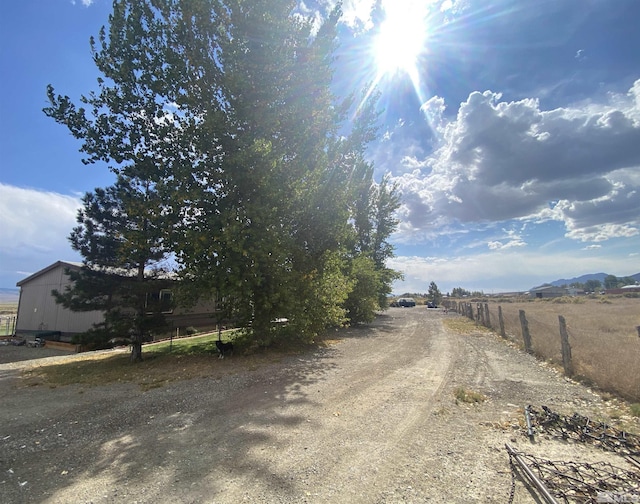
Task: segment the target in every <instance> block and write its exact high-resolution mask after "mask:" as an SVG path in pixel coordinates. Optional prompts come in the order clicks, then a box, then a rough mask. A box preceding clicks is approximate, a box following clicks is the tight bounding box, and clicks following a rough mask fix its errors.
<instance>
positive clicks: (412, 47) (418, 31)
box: [373, 0, 427, 84]
mask: <svg viewBox="0 0 640 504" xmlns="http://www.w3.org/2000/svg"><path fill="white" fill-rule="evenodd" d="M425 3H426V2H424V0H422V1H411V0H388V1H387V2H385V3H384V11H385V18H384V21H383V22H382V23H381V25H380V27H379V31H378V34H377V36H376V38H375V41H374V45H373V54H374V58H375V63H376V68H377V73H378V77H379V78H382V77H388V76H391V77H393V76H396V75H401V74H406V75H408V76H409V77H410V78H411V80H412V81H414V84H416V81H417V80H418V76H419V68H418V64H419V59H420V56H421V54H422V53H423V51H424V50H425V44H426V41H427V23H426V16H425V9H424V5H425Z"/></svg>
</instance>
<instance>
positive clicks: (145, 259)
mask: <svg viewBox="0 0 640 504" xmlns="http://www.w3.org/2000/svg"><path fill="white" fill-rule="evenodd" d="M157 197H158V195H157V193H155V191H153V190H151V189H150V188H149V187H148V186H147V185H142V186H140V185H137V183H136V181H134V180H132V179H130V178H128V177H125V176H123V175H119V176H118V179H117V182H116V184H114V185H113V186H110V187H108V188H106V189H96V190H95V191H94V192H92V193H87V194H85V196H84V198H83V208H81V209H80V210H79V211H78V216H77V221H78V224H79V225H78V226H77V227H76V228H74V230H73V232H72V233H71V235H70V237H69V240H70V242H71V246H72V248H73V249H74V250H77V251H78V252H80V254H81V255H82V256H83V258H84V261H83V267H82V268H81V269H80V271H77V272H76V271H69V272H68V275H69V276H70V279H71V280H72V283H71V284H70V286H69V287H67V289H66V290H65V291H64V292H58V291H53V295H54V296H55V298H56V300H57V302H59V303H61V304H63V305H64V306H65V307H67V308H70V309H72V310H75V311H88V310H100V311H103V312H104V320H103V322H101V323H99V324H97V325H95V326H94V327H93V329H92V330H91V331H89V332H88V333H87V334H86V335H84V337H83V341H82V342H83V343H88V344H92V345H95V346H101V345H104V344H105V342H106V340H108V339H110V338H113V337H125V336H126V337H130V338H131V341H132V345H131V359H132V360H133V361H138V360H141V359H142V342H143V340H144V338H145V336H146V335H147V334H149V333H150V332H151V331H154V330H156V329H158V328H160V327H164V326H165V321H164V317H163V315H162V312H163V311H164V310H165V309H166V308H167V307H166V306H162V305H161V303H158V302H153V296H154V294H155V295H156V296H157V293H158V291H159V290H160V289H162V288H167V287H170V285H171V282H170V281H169V280H168V279H167V278H166V275H165V272H164V271H163V269H162V268H161V264H162V262H163V260H164V259H165V258H166V250H165V249H164V248H163V245H162V242H163V238H164V228H163V226H162V223H163V216H162V210H161V209H162V204H161V202H160V201H158V199H157Z"/></svg>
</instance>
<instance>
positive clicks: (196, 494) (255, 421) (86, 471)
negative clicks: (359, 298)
mask: <svg viewBox="0 0 640 504" xmlns="http://www.w3.org/2000/svg"><path fill="white" fill-rule="evenodd" d="M336 355H337V351H336V349H335V348H332V347H331V346H327V347H321V348H316V349H314V350H311V351H309V352H304V353H300V354H297V355H289V356H285V357H283V358H282V359H281V360H279V361H277V362H271V363H269V364H266V365H264V366H259V367H258V368H257V369H253V370H252V369H249V370H246V369H245V370H243V371H242V372H239V373H235V372H234V370H233V359H225V361H218V360H217V358H214V357H212V359H211V362H210V365H211V366H212V367H214V366H225V367H226V371H227V374H226V375H224V376H222V377H221V378H218V379H211V378H196V379H192V380H188V381H183V382H173V383H170V384H168V385H166V386H164V387H161V388H156V389H152V390H149V391H147V392H142V391H140V390H137V389H136V388H135V387H134V386H129V387H122V386H118V385H117V384H115V385H113V386H111V385H107V386H103V387H96V388H93V389H87V390H82V389H79V388H74V387H71V388H67V387H60V388H59V389H56V390H52V391H51V400H52V401H56V395H57V394H59V395H61V396H62V395H64V396H65V400H66V403H65V405H66V407H65V409H64V410H60V409H56V408H53V407H52V408H50V409H47V408H46V407H45V406H44V404H43V415H34V416H33V420H32V421H28V428H27V429H20V430H18V429H17V428H16V429H11V428H9V427H8V426H7V425H5V426H3V428H4V434H3V435H4V436H5V438H6V439H5V440H4V442H3V444H2V449H1V450H0V460H1V461H2V465H3V466H5V467H4V471H5V475H6V476H7V478H5V480H6V481H5V483H4V484H3V485H1V486H0V501H2V502H41V501H43V500H45V499H46V498H49V499H51V502H62V501H65V500H66V501H74V500H75V501H78V500H82V501H84V500H87V501H89V500H91V501H93V502H113V501H116V502H120V501H132V500H137V501H138V502H168V501H172V502H199V501H201V499H202V496H203V495H207V496H210V497H209V498H210V499H213V500H215V496H216V495H217V494H219V493H221V492H223V491H224V490H225V488H226V481H227V480H228V479H229V478H232V479H235V480H237V479H242V480H246V481H252V482H254V483H253V484H254V485H258V486H263V487H264V488H271V489H273V491H277V493H278V494H280V495H290V496H298V495H299V492H300V489H299V488H298V486H297V481H298V479H297V478H296V475H295V474H291V473H287V474H285V473H280V472H278V470H277V469H275V468H274V466H273V465H272V464H270V462H269V461H270V460H272V459H273V460H275V459H276V458H278V457H279V456H281V453H282V451H283V450H287V449H291V446H290V445H289V444H287V445H283V444H282V443H283V442H284V441H286V440H287V439H289V436H288V435H285V436H283V435H282V432H283V429H285V430H287V431H295V430H299V431H306V430H308V429H313V428H317V425H316V422H315V419H314V418H310V417H309V415H307V414H305V413H306V412H308V411H312V410H313V409H314V407H316V406H317V404H316V403H315V401H314V399H313V398H312V397H311V396H310V395H309V390H310V389H312V388H313V386H314V385H315V384H318V383H319V382H321V381H323V380H324V379H325V377H326V376H327V374H328V373H331V372H333V371H334V370H335V369H336V366H337V364H336V362H335V357H336ZM234 359H238V360H240V359H241V357H237V358H236V357H234ZM63 389H66V390H63ZM39 392H40V393H39V394H37V395H34V398H35V397H38V398H39V399H38V400H43V399H42V398H43V394H42V390H40V391H39ZM21 393H23V394H25V397H24V399H25V400H27V401H28V400H29V394H30V390H29V389H24V390H23V391H22V392H21ZM45 411H46V413H45ZM23 424H24V421H22V422H21V425H23ZM16 425H17V424H16ZM6 436H9V437H6ZM300 449H302V448H300ZM9 469H11V472H7V471H8V470H9ZM103 481H107V482H108V485H107V488H104V486H103V485H101V484H99V483H95V484H94V482H103ZM84 487H86V488H88V489H89V494H87V495H85V494H82V488H84ZM78 492H80V493H78ZM96 492H99V495H98V494H96ZM3 494H4V495H3ZM169 496H173V497H172V498H170V497H169ZM175 496H181V497H180V499H178V500H175V499H174V497H175ZM69 499H70V500H69Z"/></svg>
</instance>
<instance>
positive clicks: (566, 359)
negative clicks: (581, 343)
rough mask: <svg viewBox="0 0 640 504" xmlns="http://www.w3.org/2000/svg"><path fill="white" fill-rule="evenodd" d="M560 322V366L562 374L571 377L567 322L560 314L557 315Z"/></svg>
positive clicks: (571, 368)
mask: <svg viewBox="0 0 640 504" xmlns="http://www.w3.org/2000/svg"><path fill="white" fill-rule="evenodd" d="M558 321H559V322H560V344H561V345H562V367H564V374H565V375H566V376H568V377H569V378H571V377H572V376H573V362H572V361H571V346H570V345H569V333H568V332H567V323H566V322H565V320H564V317H563V316H562V315H558Z"/></svg>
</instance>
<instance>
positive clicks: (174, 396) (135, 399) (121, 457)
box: [0, 307, 640, 503]
mask: <svg viewBox="0 0 640 504" xmlns="http://www.w3.org/2000/svg"><path fill="white" fill-rule="evenodd" d="M444 317H456V315H452V314H449V315H444V314H443V313H442V312H439V311H434V310H427V309H426V308H423V307H417V308H409V309H401V308H396V309H391V310H389V312H387V313H386V314H385V315H383V316H381V317H379V318H378V320H377V321H376V323H375V324H373V325H371V326H368V327H366V328H355V329H350V330H349V331H345V332H344V333H342V334H340V335H339V337H336V338H335V340H336V341H335V342H334V343H333V344H331V345H328V346H325V347H323V348H318V349H316V350H314V351H310V352H307V353H302V354H298V355H289V356H284V357H282V358H281V359H279V360H277V361H276V362H273V361H269V360H266V361H260V360H259V359H258V360H256V359H254V360H253V361H251V362H250V361H249V359H248V358H244V357H241V356H234V357H233V358H232V359H225V360H218V359H217V358H214V357H212V358H211V359H210V360H209V361H207V362H200V363H199V366H209V367H210V370H211V374H210V375H208V376H201V377H198V378H194V379H191V380H182V381H174V382H170V383H168V384H167V385H165V386H162V387H159V388H153V389H151V390H148V391H142V390H141V389H140V387H139V386H137V385H136V384H132V383H113V384H110V385H108V386H100V387H91V388H88V387H83V386H78V385H70V386H66V387H57V388H53V389H52V388H48V387H47V386H46V385H37V386H32V387H25V386H24V385H25V381H24V379H23V378H21V377H20V376H21V375H20V374H19V371H20V370H19V369H16V367H18V368H19V367H25V366H28V365H30V364H23V365H21V366H13V365H9V364H0V380H2V387H1V388H0V402H1V404H2V406H3V407H2V409H1V410H0V426H1V429H2V434H1V435H0V442H1V445H0V464H1V466H0V502H46V503H66V502H87V503H88V502H93V503H107V502H108V503H112V502H116V503H120V502H123V503H124V502H127V503H130V502H138V503H165V502H166V503H201V502H215V503H237V502H251V503H256V502H257V503H260V502H264V503H274V502H283V503H289V502H290V503H298V502H308V503H336V502H350V503H353V502H362V503H395V502H478V501H480V502H506V501H508V499H509V494H510V490H511V484H512V480H511V470H510V466H509V457H508V455H507V453H506V450H505V448H504V445H505V443H506V442H508V443H510V444H511V445H513V446H514V447H515V448H517V449H521V450H523V451H527V452H528V453H532V454H534V455H538V456H541V457H546V458H550V459H567V458H570V459H573V460H576V459H577V460H590V461H596V460H607V461H611V462H612V463H616V464H617V465H621V464H624V461H623V460H622V459H621V458H620V457H619V456H617V455H613V454H608V453H606V452H604V451H602V450H598V449H595V448H593V447H588V446H582V445H577V444H572V443H566V442H561V441H558V440H556V439H553V438H546V437H545V438H540V439H536V442H535V443H531V442H530V441H529V439H528V438H527V436H526V432H525V431H524V429H523V422H524V419H523V414H522V410H523V408H524V406H525V405H527V404H534V405H541V404H544V405H547V406H549V407H550V408H552V409H554V410H556V411H559V412H561V413H564V414H571V413H572V412H574V411H578V412H580V413H581V414H583V415H587V416H593V417H598V418H609V417H610V414H611V413H612V411H613V410H615V411H616V413H615V415H614V416H616V417H618V419H617V421H620V422H624V423H625V425H626V426H629V425H630V426H632V427H634V428H635V429H636V431H640V426H638V422H637V420H636V419H632V418H631V417H625V416H624V414H622V415H621V414H620V412H619V409H618V408H619V406H618V405H615V404H613V405H612V404H611V403H606V402H603V401H602V399H601V398H600V397H599V396H598V395H597V394H595V393H593V392H592V391H590V390H589V389H587V388H585V387H583V386H581V385H579V384H576V383H574V382H572V381H569V380H566V379H565V378H563V377H562V376H560V375H559V374H558V373H557V372H556V371H555V370H554V369H551V368H549V367H547V366H545V365H543V364H541V363H539V362H537V361H536V360H535V359H534V358H533V357H531V356H529V355H526V354H523V353H521V352H520V351H519V350H517V349H515V348H513V347H511V346H509V345H507V344H505V343H504V342H503V341H501V340H500V339H499V338H498V337H497V336H495V335H493V334H487V333H482V332H476V333H471V334H457V333H453V332H451V331H448V330H446V329H445V328H444V326H443V318H444ZM34 351H38V349H34ZM10 368H11V369H10ZM222 371H224V372H222ZM157 373H158V374H161V373H162V369H158V370H157ZM459 389H464V390H465V391H467V392H469V393H474V394H475V395H474V397H482V400H479V401H474V402H465V401H464V400H460V399H456V391H457V390H459ZM459 397H460V396H459ZM620 407H621V406H620ZM627 428H628V427H627ZM514 502H516V503H524V502H535V501H534V499H533V497H532V496H531V494H530V492H529V491H528V490H527V488H526V487H525V486H524V485H523V484H522V483H521V482H519V481H518V482H517V484H516V490H515V495H514Z"/></svg>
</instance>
